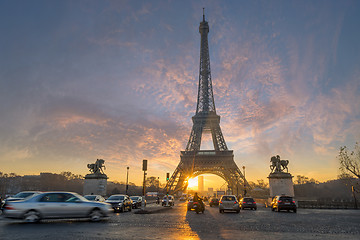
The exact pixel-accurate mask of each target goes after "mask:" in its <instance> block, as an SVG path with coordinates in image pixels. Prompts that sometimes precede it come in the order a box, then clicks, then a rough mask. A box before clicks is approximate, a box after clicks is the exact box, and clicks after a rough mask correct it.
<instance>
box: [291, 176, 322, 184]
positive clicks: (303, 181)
mask: <svg viewBox="0 0 360 240" xmlns="http://www.w3.org/2000/svg"><path fill="white" fill-rule="evenodd" d="M307 183H316V184H318V183H319V181H318V180H316V179H314V178H310V179H309V178H308V177H306V176H302V175H297V176H296V180H295V184H307Z"/></svg>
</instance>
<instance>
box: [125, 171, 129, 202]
mask: <svg viewBox="0 0 360 240" xmlns="http://www.w3.org/2000/svg"><path fill="white" fill-rule="evenodd" d="M128 189H129V167H126V191H125V193H126V195H127V194H128Z"/></svg>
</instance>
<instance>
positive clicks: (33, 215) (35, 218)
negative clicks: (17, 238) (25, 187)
mask: <svg viewBox="0 0 360 240" xmlns="http://www.w3.org/2000/svg"><path fill="white" fill-rule="evenodd" d="M40 219H41V218H40V213H38V212H37V211H35V210H30V211H28V212H27V213H25V214H24V220H25V222H32V223H35V222H39V221H40Z"/></svg>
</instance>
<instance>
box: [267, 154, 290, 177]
mask: <svg viewBox="0 0 360 240" xmlns="http://www.w3.org/2000/svg"><path fill="white" fill-rule="evenodd" d="M270 162H271V165H270V170H271V172H272V173H273V172H274V173H275V172H278V173H280V172H284V170H286V172H288V170H289V169H288V167H287V165H288V164H289V160H281V159H280V156H279V155H276V156H272V157H271V159H270Z"/></svg>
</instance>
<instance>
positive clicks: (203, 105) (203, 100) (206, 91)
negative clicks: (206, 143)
mask: <svg viewBox="0 0 360 240" xmlns="http://www.w3.org/2000/svg"><path fill="white" fill-rule="evenodd" d="M199 32H200V35H201V45H200V69H199V90H198V99H197V106H196V115H198V114H201V115H205V114H209V113H214V114H216V109H215V102H214V95H213V89H212V82H211V69H210V55H209V44H208V33H209V24H208V22H207V21H205V10H204V8H203V21H202V22H200V27H199Z"/></svg>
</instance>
